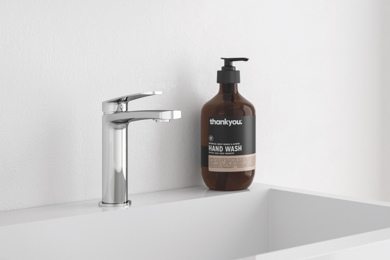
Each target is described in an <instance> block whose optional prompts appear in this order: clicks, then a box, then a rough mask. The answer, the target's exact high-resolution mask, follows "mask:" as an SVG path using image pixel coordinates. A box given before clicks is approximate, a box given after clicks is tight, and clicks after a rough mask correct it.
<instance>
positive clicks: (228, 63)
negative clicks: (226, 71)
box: [221, 58, 249, 67]
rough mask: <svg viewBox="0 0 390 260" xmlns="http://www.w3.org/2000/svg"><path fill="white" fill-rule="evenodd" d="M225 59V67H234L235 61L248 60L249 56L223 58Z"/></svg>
mask: <svg viewBox="0 0 390 260" xmlns="http://www.w3.org/2000/svg"><path fill="white" fill-rule="evenodd" d="M221 59H223V60H224V61H225V66H224V67H232V66H233V61H248V60H249V59H248V58H221Z"/></svg>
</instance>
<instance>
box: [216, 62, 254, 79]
mask: <svg viewBox="0 0 390 260" xmlns="http://www.w3.org/2000/svg"><path fill="white" fill-rule="evenodd" d="M221 59H223V60H224V61H225V65H224V66H223V67H222V70H218V72H217V83H221V84H234V83H240V71H239V70H236V67H234V66H233V61H248V60H249V59H248V58H221Z"/></svg>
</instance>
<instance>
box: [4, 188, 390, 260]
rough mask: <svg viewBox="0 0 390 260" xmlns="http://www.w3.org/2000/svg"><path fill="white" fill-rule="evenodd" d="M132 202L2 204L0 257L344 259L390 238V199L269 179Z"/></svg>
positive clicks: (153, 195) (135, 198)
mask: <svg viewBox="0 0 390 260" xmlns="http://www.w3.org/2000/svg"><path fill="white" fill-rule="evenodd" d="M131 200H132V206H131V207H130V208H128V209H117V210H108V211H107V209H101V208H99V207H98V206H97V205H98V200H93V201H86V202H79V203H70V204H63V205H55V206H48V207H40V208H32V209H24V210H15V211H8V212H1V213H0V259H213V260H215V259H248V260H249V259H303V258H310V259H321V260H323V259H343V258H335V257H334V254H335V252H341V251H343V252H344V251H345V252H344V254H346V253H348V252H351V249H356V248H360V247H362V246H366V245H373V243H374V244H375V243H380V244H379V247H380V246H381V245H383V243H386V241H387V239H390V229H388V228H390V203H379V202H367V201H366V202H364V201H360V200H350V199H343V198H341V197H337V196H328V195H323V194H316V193H309V192H301V191H299V192H298V191H296V190H292V189H286V188H281V187H274V186H268V185H262V184H253V185H252V186H251V187H250V189H249V190H245V191H239V192H216V191H211V190H208V189H206V188H205V187H194V188H187V189H180V190H170V191H163V192H155V193H147V194H138V195H133V196H131ZM389 241H390V240H389ZM381 248H382V249H383V252H382V253H381V256H384V257H385V258H383V259H390V258H389V256H390V252H387V251H390V249H389V250H387V249H386V250H384V248H385V247H383V246H382V247H381ZM387 248H388V244H387ZM348 250H349V251H348ZM375 250H376V252H377V249H375ZM375 250H374V249H373V250H372V251H373V252H374V251H375ZM366 251H367V250H366ZM368 252H369V251H368ZM332 254H333V255H332ZM316 257H318V258H316ZM327 257H328V258H327ZM345 259H346V258H345ZM351 259H356V258H351ZM362 259H363V258H362ZM372 259H374V258H372ZM375 259H378V258H375Z"/></svg>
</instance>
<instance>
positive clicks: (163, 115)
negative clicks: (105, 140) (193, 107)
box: [103, 110, 181, 123]
mask: <svg viewBox="0 0 390 260" xmlns="http://www.w3.org/2000/svg"><path fill="white" fill-rule="evenodd" d="M103 118H104V120H106V121H108V122H116V123H124V122H128V123H130V122H133V121H138V120H146V119H154V120H171V119H179V118H181V111H179V110H139V111H128V112H119V113H115V114H108V115H103Z"/></svg>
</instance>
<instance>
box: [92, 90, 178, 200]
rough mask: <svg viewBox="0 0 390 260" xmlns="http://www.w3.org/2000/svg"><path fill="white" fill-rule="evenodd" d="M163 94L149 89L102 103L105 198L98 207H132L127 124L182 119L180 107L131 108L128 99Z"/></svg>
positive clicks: (103, 195) (103, 189)
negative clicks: (166, 108)
mask: <svg viewBox="0 0 390 260" xmlns="http://www.w3.org/2000/svg"><path fill="white" fill-rule="evenodd" d="M156 94H161V92H158V91H154V92H146V93H140V94H134V95H129V96H124V97H119V98H116V99H111V100H108V101H105V102H103V117H102V134H103V136H102V144H103V146H102V201H101V202H100V203H99V206H121V207H123V206H125V207H126V206H129V205H130V204H131V202H130V200H129V199H128V131H127V130H128V125H129V123H131V122H134V121H139V120H146V119H153V120H155V121H157V122H169V121H170V120H172V119H178V118H181V111H178V110H143V111H128V102H129V101H131V100H134V99H138V98H142V97H146V96H151V95H156Z"/></svg>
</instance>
